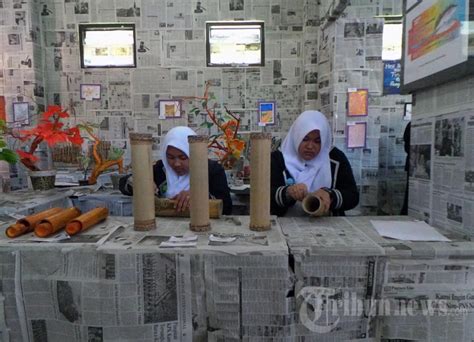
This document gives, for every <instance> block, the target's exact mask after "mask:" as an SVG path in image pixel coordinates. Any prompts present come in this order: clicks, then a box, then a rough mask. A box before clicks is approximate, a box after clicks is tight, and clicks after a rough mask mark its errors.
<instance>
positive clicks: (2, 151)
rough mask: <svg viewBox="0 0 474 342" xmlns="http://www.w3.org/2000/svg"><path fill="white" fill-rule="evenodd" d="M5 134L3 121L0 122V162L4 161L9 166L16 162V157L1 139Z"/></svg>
mask: <svg viewBox="0 0 474 342" xmlns="http://www.w3.org/2000/svg"><path fill="white" fill-rule="evenodd" d="M5 132H6V125H5V121H3V120H0V160H3V161H6V162H7V163H9V164H15V163H16V162H17V160H18V157H17V155H16V154H15V152H13V151H12V150H10V149H9V148H7V142H6V141H5V140H4V138H3V137H4V135H5Z"/></svg>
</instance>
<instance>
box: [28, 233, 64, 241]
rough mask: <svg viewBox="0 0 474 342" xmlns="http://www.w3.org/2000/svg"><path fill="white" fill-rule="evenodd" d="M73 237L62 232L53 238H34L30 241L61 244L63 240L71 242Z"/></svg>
mask: <svg viewBox="0 0 474 342" xmlns="http://www.w3.org/2000/svg"><path fill="white" fill-rule="evenodd" d="M70 238H71V237H70V236H69V234H68V233H66V232H65V231H62V232H60V233H58V234H56V235H54V236H52V237H49V238H40V237H32V238H31V239H29V241H36V242H59V241H63V240H69V239H70Z"/></svg>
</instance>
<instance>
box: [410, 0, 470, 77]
mask: <svg viewBox="0 0 474 342" xmlns="http://www.w3.org/2000/svg"><path fill="white" fill-rule="evenodd" d="M466 4H467V0H423V1H419V2H418V3H416V4H413V5H412V6H411V7H409V6H407V11H406V15H405V18H406V19H405V26H404V31H405V35H404V39H405V51H404V56H403V57H404V72H403V84H404V85H409V84H410V83H412V82H415V81H418V80H420V79H422V78H424V77H427V76H430V75H433V74H435V73H437V72H439V71H442V70H445V69H447V68H450V67H452V66H455V65H457V64H459V63H462V62H465V61H466V60H467V39H468V34H467V32H468V28H467V25H468V12H467V6H466Z"/></svg>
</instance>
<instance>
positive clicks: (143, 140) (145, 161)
mask: <svg viewBox="0 0 474 342" xmlns="http://www.w3.org/2000/svg"><path fill="white" fill-rule="evenodd" d="M129 136H130V144H131V146H132V151H131V152H132V175H133V221H134V229H135V230H138V231H148V230H152V229H155V228H156V222H155V208H154V201H153V198H154V197H155V193H154V192H155V191H154V182H153V162H152V157H151V145H152V143H153V138H152V136H151V134H145V133H143V134H142V133H130V134H129Z"/></svg>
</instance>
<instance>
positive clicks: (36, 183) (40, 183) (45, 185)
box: [29, 170, 56, 190]
mask: <svg viewBox="0 0 474 342" xmlns="http://www.w3.org/2000/svg"><path fill="white" fill-rule="evenodd" d="M29 176H30V179H31V185H32V187H33V190H50V189H53V188H54V182H55V180H56V170H46V171H30V172H29Z"/></svg>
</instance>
